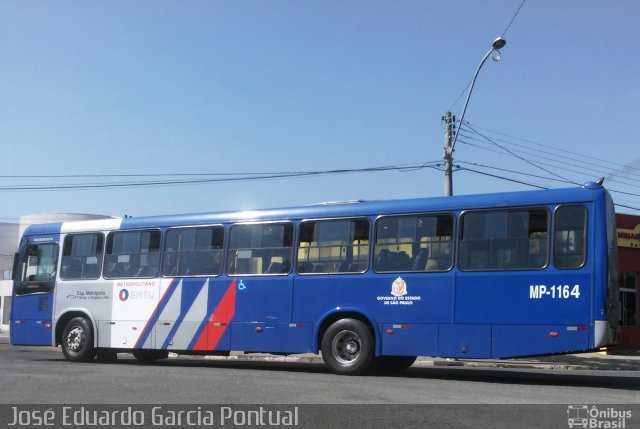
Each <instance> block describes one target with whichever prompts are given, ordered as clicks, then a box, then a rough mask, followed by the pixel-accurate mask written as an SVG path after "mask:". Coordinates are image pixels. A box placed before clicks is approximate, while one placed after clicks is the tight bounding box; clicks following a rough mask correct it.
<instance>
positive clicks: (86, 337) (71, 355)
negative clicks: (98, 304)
mask: <svg viewBox="0 0 640 429" xmlns="http://www.w3.org/2000/svg"><path fill="white" fill-rule="evenodd" d="M63 326H64V330H63V331H62V335H61V337H60V346H61V348H62V353H63V354H64V357H65V358H67V360H69V361H71V362H88V361H90V360H92V359H93V358H94V357H95V355H96V348H95V346H94V336H95V335H94V332H95V329H94V327H93V324H92V323H91V320H89V319H88V318H87V317H86V316H84V315H81V316H76V317H72V318H71V319H69V320H68V321H67V322H66V323H65V324H64V325H63Z"/></svg>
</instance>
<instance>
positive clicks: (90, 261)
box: [60, 233, 104, 280]
mask: <svg viewBox="0 0 640 429" xmlns="http://www.w3.org/2000/svg"><path fill="white" fill-rule="evenodd" d="M103 245H104V236H103V235H102V234H98V233H95V234H74V235H67V236H66V237H65V239H64V247H63V248H62V263H61V269H60V278H61V279H62V280H82V279H93V280H95V279H97V278H99V277H100V270H101V269H102V249H103Z"/></svg>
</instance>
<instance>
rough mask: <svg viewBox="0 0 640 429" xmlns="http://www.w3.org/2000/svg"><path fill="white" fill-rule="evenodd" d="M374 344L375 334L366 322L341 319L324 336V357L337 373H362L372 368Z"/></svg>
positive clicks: (332, 370) (330, 367) (322, 344)
mask: <svg viewBox="0 0 640 429" xmlns="http://www.w3.org/2000/svg"><path fill="white" fill-rule="evenodd" d="M373 345H374V339H373V335H372V334H371V331H370V330H369V327H368V326H367V325H366V324H365V323H364V322H361V321H360V320H357V319H341V320H338V321H337V322H334V323H333V324H332V325H331V326H329V328H328V329H327V331H326V332H325V333H324V335H323V336H322V343H321V349H322V358H323V359H324V362H325V363H326V364H327V366H328V367H329V369H330V370H331V372H333V373H335V374H341V375H360V374H363V373H365V372H367V371H368V370H369V369H371V366H372V363H373V361H374V350H373Z"/></svg>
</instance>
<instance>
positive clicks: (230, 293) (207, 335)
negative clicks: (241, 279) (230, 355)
mask: <svg viewBox="0 0 640 429" xmlns="http://www.w3.org/2000/svg"><path fill="white" fill-rule="evenodd" d="M235 311H236V280H235V279H233V282H231V285H230V286H229V288H228V289H227V291H226V292H225V294H224V296H223V297H222V299H221V300H220V303H218V306H217V307H216V309H215V311H214V312H213V314H212V315H211V317H210V318H209V320H208V321H207V326H206V327H205V328H204V330H203V331H202V334H200V338H198V341H197V342H196V344H195V345H194V346H193V350H215V348H216V346H217V345H218V342H219V341H220V338H222V335H223V334H224V331H225V330H226V329H227V327H228V325H229V322H231V319H232V318H233V314H234V313H235ZM213 322H220V326H214V325H213Z"/></svg>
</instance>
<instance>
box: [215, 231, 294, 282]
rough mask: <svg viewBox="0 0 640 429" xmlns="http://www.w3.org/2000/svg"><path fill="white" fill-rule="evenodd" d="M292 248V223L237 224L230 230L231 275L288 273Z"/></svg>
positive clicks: (229, 256)
mask: <svg viewBox="0 0 640 429" xmlns="http://www.w3.org/2000/svg"><path fill="white" fill-rule="evenodd" d="M292 251H293V225H292V224H290V223H265V224H244V225H243V224H237V225H233V226H232V227H231V228H230V230H229V248H228V250H227V274H231V275H242V274H254V275H256V274H257V275H261V274H288V273H289V271H290V267H291V257H292Z"/></svg>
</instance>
